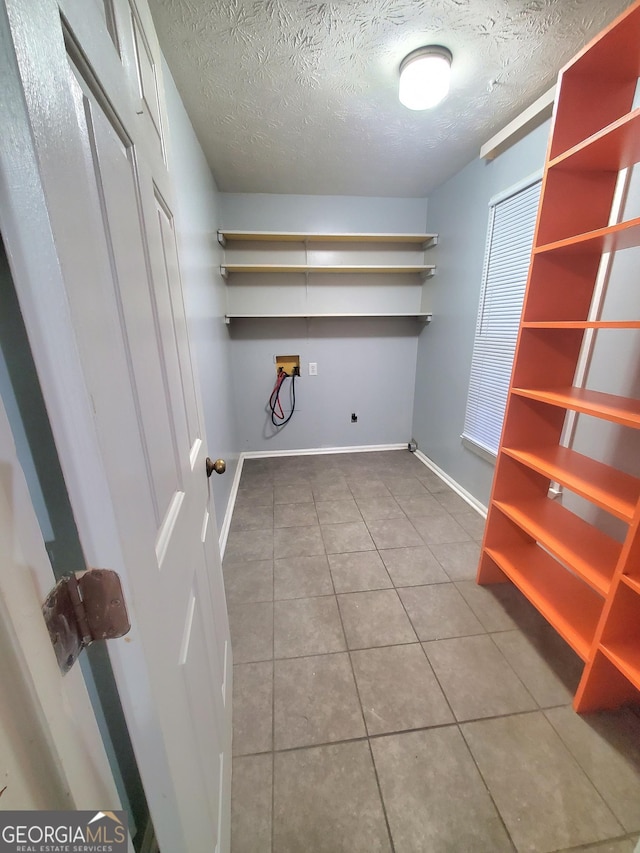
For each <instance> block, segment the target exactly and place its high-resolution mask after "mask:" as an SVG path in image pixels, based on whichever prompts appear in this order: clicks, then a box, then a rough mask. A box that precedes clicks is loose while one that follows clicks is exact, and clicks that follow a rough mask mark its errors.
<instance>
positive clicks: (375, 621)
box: [338, 589, 417, 649]
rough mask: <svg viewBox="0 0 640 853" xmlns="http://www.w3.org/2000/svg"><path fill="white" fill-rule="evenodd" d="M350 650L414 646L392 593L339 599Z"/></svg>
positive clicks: (404, 617)
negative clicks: (410, 644) (397, 645)
mask: <svg viewBox="0 0 640 853" xmlns="http://www.w3.org/2000/svg"><path fill="white" fill-rule="evenodd" d="M338 602H339V604H340V613H341V614H342V621H343V623H344V631H345V634H346V636H347V643H348V646H349V648H350V649H368V648H371V647H373V646H391V645H396V644H400V643H415V642H416V639H417V638H416V635H415V631H414V630H413V628H412V627H411V622H409V619H408V618H407V614H406V613H405V611H404V608H403V606H402V603H401V602H400V599H399V598H398V594H397V592H396V591H395V590H394V589H382V590H375V591H372V592H352V593H348V594H345V595H339V596H338Z"/></svg>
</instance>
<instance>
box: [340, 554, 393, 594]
mask: <svg viewBox="0 0 640 853" xmlns="http://www.w3.org/2000/svg"><path fill="white" fill-rule="evenodd" d="M328 559H329V567H330V569H331V576H332V577H333V584H334V587H335V590H336V592H360V591H363V590H370V589H389V588H390V587H392V586H393V584H392V583H391V578H390V577H389V575H388V573H387V570H386V569H385V567H384V563H383V562H382V560H381V559H380V555H379V554H378V552H377V551H356V552H353V553H349V554H329V557H328Z"/></svg>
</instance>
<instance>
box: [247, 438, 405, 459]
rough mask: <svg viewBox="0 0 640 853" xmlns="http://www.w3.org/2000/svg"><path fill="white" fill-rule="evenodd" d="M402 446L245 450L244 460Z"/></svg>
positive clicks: (375, 449) (354, 451)
mask: <svg viewBox="0 0 640 853" xmlns="http://www.w3.org/2000/svg"><path fill="white" fill-rule="evenodd" d="M406 449H407V443H406V442H404V443H403V444H363V445H358V446H357V447H307V448H305V449H303V450H247V451H246V452H245V453H242V454H241V455H242V457H243V458H244V459H268V458H270V457H272V456H319V455H321V454H327V453H375V452H376V451H379V450H406Z"/></svg>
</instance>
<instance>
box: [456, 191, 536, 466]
mask: <svg viewBox="0 0 640 853" xmlns="http://www.w3.org/2000/svg"><path fill="white" fill-rule="evenodd" d="M541 183H542V182H541V180H539V179H537V180H535V181H534V182H529V183H528V184H527V185H525V186H524V187H522V186H521V187H519V188H518V189H517V190H515V191H511V192H510V193H509V194H507V195H505V196H503V197H502V198H501V199H500V200H498V201H495V202H493V203H492V204H491V205H490V208H489V227H488V230H487V246H486V250H485V259H484V267H483V271H482V288H481V292H480V307H479V309H478V320H477V324H476V334H475V339H474V344H473V356H472V359H471V376H470V379H469V392H468V396H467V409H466V413H465V419H464V429H463V432H462V438H463V439H466V440H467V441H470V442H471V443H472V444H474V445H476V446H477V447H479V448H480V449H481V450H483V451H485V452H488V453H490V454H492V455H494V456H495V455H496V454H497V452H498V445H499V444H500V434H501V432H502V421H503V419H504V410H505V406H506V403H507V394H508V391H509V382H510V380H511V367H512V364H513V354H514V351H515V346H516V339H517V337H518V327H519V324H520V315H521V313H522V301H523V299H524V291H525V287H526V283H527V275H528V272H529V262H530V257H531V247H532V244H533V234H534V230H535V224H536V215H537V211H538V201H539V198H540V186H541Z"/></svg>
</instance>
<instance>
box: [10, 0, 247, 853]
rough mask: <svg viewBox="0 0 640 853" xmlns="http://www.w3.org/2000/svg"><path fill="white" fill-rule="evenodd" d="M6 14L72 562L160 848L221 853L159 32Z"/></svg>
mask: <svg viewBox="0 0 640 853" xmlns="http://www.w3.org/2000/svg"><path fill="white" fill-rule="evenodd" d="M4 8H5V10H6V16H7V17H6V19H5V22H4V23H5V35H4V46H5V47H4V56H3V61H4V62H5V64H6V66H7V67H6V73H5V69H3V74H2V77H3V84H4V81H5V79H7V81H8V85H7V88H6V90H5V95H6V103H7V109H6V113H7V116H6V117H5V116H3V117H2V121H3V125H4V127H5V128H8V130H9V132H8V133H3V134H2V137H1V138H2V145H3V148H2V150H1V151H0V169H1V170H2V173H1V174H0V177H2V178H3V180H0V193H2V196H0V202H2V204H1V205H0V206H1V207H2V213H1V214H0V217H1V218H0V228H2V231H3V234H4V235H5V242H6V245H7V253H8V256H9V261H10V263H11V265H12V271H13V276H14V280H15V283H16V290H17V292H18V298H19V300H20V304H21V308H22V311H23V314H24V316H25V324H26V326H27V331H28V334H29V338H30V342H31V346H32V349H33V351H34V359H35V362H36V367H37V369H38V373H39V376H40V381H41V384H42V387H43V393H44V397H45V401H46V403H47V408H48V411H49V415H50V419H51V425H52V429H53V433H54V437H55V439H56V444H57V447H58V452H59V455H60V460H61V464H62V468H63V472H64V475H65V480H66V483H67V487H68V490H69V496H70V499H71V504H72V507H73V510H74V515H75V517H76V523H77V525H78V530H79V533H80V539H81V542H82V545H83V549H84V552H85V557H86V559H87V562H88V563H89V564H90V565H93V566H101V567H107V568H112V569H115V570H116V571H118V572H119V574H120V575H121V577H122V579H123V583H124V586H125V591H126V594H127V597H128V604H129V609H130V615H131V617H132V623H133V630H132V633H131V635H130V636H129V637H128V638H127V642H125V641H115V642H113V643H111V644H110V646H109V650H110V656H111V659H112V665H113V668H114V671H115V675H116V680H117V683H118V689H119V691H120V694H121V699H122V703H123V707H124V711H125V716H126V718H127V723H128V725H129V729H130V733H131V738H132V742H133V746H134V750H135V752H136V757H137V759H138V764H139V767H140V772H141V776H142V780H143V784H144V787H145V792H146V794H147V799H148V801H149V806H150V810H151V816H152V818H153V822H154V826H155V829H156V834H157V837H158V840H159V843H160V848H161V849H162V850H163V851H175V853H183V851H184V853H198V851H203V853H204V851H206V853H211V851H214V850H218V849H219V850H220V851H223V850H225V849H227V848H228V844H229V840H228V837H229V800H230V795H229V789H230V785H229V782H230V769H231V768H230V740H231V735H230V732H231V727H230V711H231V708H230V693H231V689H230V683H228V680H229V679H230V673H231V662H230V643H229V633H228V622H227V616H226V608H225V605H224V589H223V583H222V573H221V568H220V560H219V554H218V553H217V544H216V543H217V533H216V529H215V527H216V525H215V518H214V517H213V510H212V507H211V506H210V496H209V492H208V481H207V479H206V474H205V456H206V447H205V444H206V442H205V438H204V435H203V431H202V423H201V417H200V409H199V397H198V390H197V387H196V383H195V380H194V374H193V368H192V364H191V358H190V353H189V346H188V340H187V330H186V319H185V312H184V305H183V300H182V290H181V283H180V277H179V267H178V258H177V250H176V240H175V233H174V221H173V215H172V193H171V184H170V179H169V175H168V173H167V169H166V147H167V145H168V139H167V136H166V120H165V115H164V108H163V95H162V85H161V80H160V76H159V51H158V46H157V42H156V40H155V34H154V30H153V25H152V22H151V18H150V15H149V12H148V9H147V7H146V4H145V3H144V2H143V0H113V2H109V0H38V3H33V2H31V0H4ZM12 66H13V67H12ZM212 369H213V366H212Z"/></svg>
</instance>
